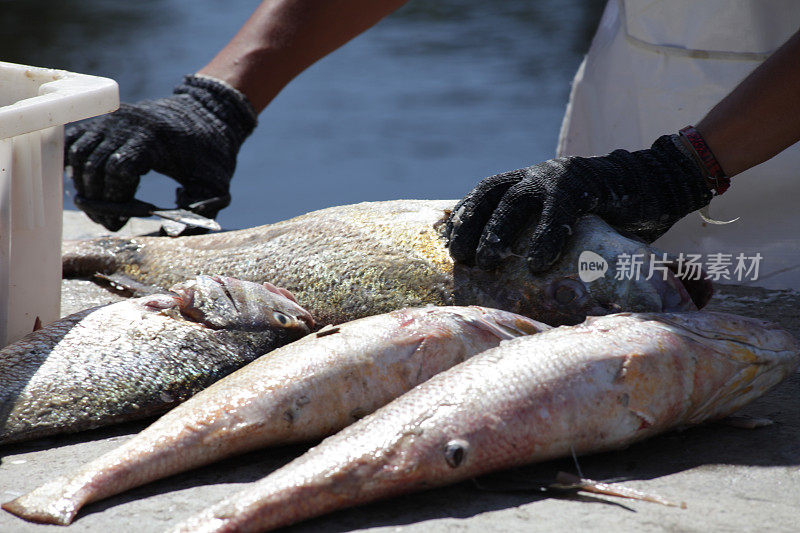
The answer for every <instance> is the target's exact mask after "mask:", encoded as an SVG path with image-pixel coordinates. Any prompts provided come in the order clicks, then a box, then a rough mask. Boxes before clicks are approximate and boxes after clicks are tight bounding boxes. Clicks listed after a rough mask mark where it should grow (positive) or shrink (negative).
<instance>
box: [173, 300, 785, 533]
mask: <svg viewBox="0 0 800 533" xmlns="http://www.w3.org/2000/svg"><path fill="white" fill-rule="evenodd" d="M664 325H668V326H669V327H668V328H665V327H663V326H664ZM731 329H733V330H735V332H734V334H733V335H726V331H730V330H731ZM699 330H700V331H706V332H708V331H710V332H714V333H715V334H716V338H709V337H706V338H703V337H701V336H699V335H697V334H696V333H695V332H696V331H699ZM742 341H744V342H742ZM732 348H735V349H732ZM798 349H799V347H798V343H797V341H796V340H795V339H794V338H793V337H792V336H791V335H790V334H789V333H787V332H785V331H783V330H781V329H779V328H777V327H775V326H773V325H771V324H768V323H765V322H762V321H759V320H754V319H747V318H744V317H737V316H734V315H728V314H724V313H698V312H695V313H681V314H647V313H643V314H618V315H610V316H606V317H599V318H591V319H589V320H587V321H586V322H585V323H584V324H582V325H579V326H574V327H561V328H556V329H552V330H549V331H546V332H544V333H540V334H538V335H533V336H528V337H522V338H518V339H513V340H509V341H504V342H503V343H502V344H501V345H500V346H498V347H497V348H493V349H491V350H488V351H486V352H484V353H482V354H480V355H478V356H476V357H473V358H472V359H469V360H468V361H465V362H464V363H461V364H460V365H457V366H455V367H453V368H451V369H450V370H447V371H445V372H442V373H440V374H438V375H436V376H434V377H433V378H431V379H430V380H428V381H426V382H425V383H423V384H421V385H419V386H417V387H416V388H414V389H413V390H411V391H410V392H408V393H406V394H404V395H403V396H401V397H399V398H398V399H396V400H395V401H393V402H391V403H389V404H387V405H386V406H384V407H382V408H381V409H378V410H377V411H375V412H374V413H373V414H371V415H369V416H367V417H365V418H363V419H362V420H360V421H358V422H356V423H354V424H352V425H350V426H348V427H347V428H345V429H343V430H342V431H340V432H339V433H337V434H336V435H334V436H332V437H329V438H327V439H325V440H324V441H322V443H320V444H319V445H318V446H316V447H314V448H312V449H310V450H309V451H308V452H307V453H305V454H304V455H302V456H300V457H299V458H297V459H295V460H294V461H292V462H290V463H288V464H287V465H286V466H284V467H282V468H280V469H278V470H276V471H275V472H273V473H272V474H270V475H268V476H267V477H265V478H263V479H262V480H260V481H258V482H256V483H253V484H250V485H248V486H247V487H246V488H245V489H244V490H242V491H241V492H239V493H237V494H233V495H231V496H229V497H227V498H225V499H223V500H222V501H221V502H219V503H217V504H215V505H213V506H211V507H210V508H208V509H207V510H206V511H203V512H202V513H200V514H198V515H196V516H194V517H191V518H189V519H188V520H186V521H184V522H182V523H180V524H179V525H178V526H177V527H176V528H175V529H174V530H172V532H173V533H178V532H183V533H187V532H193V533H197V532H207V533H208V532H223V531H224V532H234V531H235V532H258V531H268V530H272V529H275V528H278V527H282V526H285V525H289V524H292V523H295V522H298V521H300V520H305V519H308V518H311V517H314V516H318V515H320V514H324V513H327V512H331V511H333V510H336V509H340V508H343V507H350V506H353V505H359V504H363V503H367V502H370V501H374V500H376V499H379V498H386V497H390V496H394V495H398V494H402V493H407V492H412V491H417V490H423V489H428V488H431V487H436V486H440V485H445V484H449V483H454V482H457V481H460V480H464V479H467V478H470V477H474V476H478V475H481V474H484V473H487V472H490V471H494V470H498V469H503V468H509V467H513V466H517V465H522V464H526V463H530V462H534V461H544V460H548V459H552V458H556V457H560V456H565V455H568V454H570V453H572V452H574V453H577V454H582V453H593V452H597V451H602V450H608V449H614V448H621V447H625V446H627V445H629V444H631V443H633V442H636V441H638V440H641V439H644V438H647V437H649V436H652V435H654V434H656V433H659V432H663V431H666V430H668V429H670V428H675V427H680V426H683V425H688V424H692V423H699V422H701V421H705V420H713V419H715V418H720V417H722V416H725V415H727V414H730V413H731V412H733V411H735V410H736V409H738V408H740V407H741V406H743V405H744V404H746V403H748V402H749V401H751V400H753V399H754V398H756V397H758V396H760V395H761V394H763V393H764V392H766V390H768V389H769V388H770V387H772V386H774V385H776V384H777V383H779V382H780V381H781V380H782V379H784V378H785V377H787V376H788V375H789V374H791V373H792V372H793V371H794V370H795V369H796V367H797V364H798V357H799V355H800V354H798ZM745 369H749V370H751V375H750V376H749V377H747V378H743V377H742V370H745ZM687 374H688V376H687ZM732 383H733V384H735V387H734V388H735V392H736V394H729V395H725V396H722V397H717V398H716V399H714V398H715V396H714V394H715V391H716V390H717V389H718V388H719V387H721V386H723V385H728V386H731V384H732ZM707 402H710V405H706V406H705V407H704V409H703V413H702V417H700V418H697V417H696V414H697V413H696V412H695V408H696V407H697V406H702V405H704V404H707Z"/></svg>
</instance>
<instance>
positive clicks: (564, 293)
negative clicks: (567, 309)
mask: <svg viewBox="0 0 800 533" xmlns="http://www.w3.org/2000/svg"><path fill="white" fill-rule="evenodd" d="M553 297H554V298H555V299H556V301H557V302H558V303H560V304H568V303H570V302H572V301H574V300H575V298H577V297H578V294H577V293H576V292H575V290H574V289H572V288H571V287H567V286H565V285H562V286H561V287H558V288H557V289H556V292H555V295H554V296H553Z"/></svg>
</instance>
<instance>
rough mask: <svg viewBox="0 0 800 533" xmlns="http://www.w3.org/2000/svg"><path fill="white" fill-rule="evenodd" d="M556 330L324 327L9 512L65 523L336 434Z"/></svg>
mask: <svg viewBox="0 0 800 533" xmlns="http://www.w3.org/2000/svg"><path fill="white" fill-rule="evenodd" d="M547 329H550V327H549V326H546V325H545V324H541V323H539V322H535V321H533V320H530V319H528V318H524V317H522V316H519V315H515V314H512V313H507V312H504V311H498V310H494V309H483V308H479V307H428V308H421V309H407V310H400V311H395V312H392V313H388V314H385V315H377V316H373V317H367V318H362V319H360V320H356V321H354V322H349V323H346V324H342V325H340V326H337V327H334V328H327V329H323V330H320V331H319V332H318V334H317V335H309V336H307V337H305V338H303V339H300V340H299V341H297V342H294V343H292V344H290V345H288V346H284V347H283V348H279V349H277V350H275V351H273V352H272V353H271V354H270V355H269V357H262V358H260V359H258V360H256V361H254V362H252V363H250V364H249V365H247V366H246V367H244V368H242V369H240V370H238V371H236V372H234V373H233V374H231V375H230V376H228V377H226V378H223V379H222V380H220V381H218V382H217V383H215V384H214V385H212V386H211V387H209V388H208V389H206V390H204V391H202V392H200V393H198V394H197V395H196V396H194V397H193V398H191V399H190V400H188V401H186V402H185V403H183V404H181V405H179V406H178V407H176V408H175V409H173V410H172V411H170V412H169V413H167V414H166V415H164V416H163V417H161V418H160V419H159V420H158V421H156V422H155V423H154V424H152V425H151V426H150V427H148V428H147V429H145V430H144V431H142V432H141V433H140V434H139V435H137V436H136V437H134V438H132V439H131V440H129V441H128V442H126V443H125V444H124V445H122V446H121V447H119V448H117V449H116V450H113V451H111V452H109V453H107V454H105V455H103V456H101V457H100V458H98V459H96V460H94V461H92V462H90V463H89V464H87V465H86V466H84V467H83V468H81V469H80V470H79V471H78V472H77V473H75V474H73V475H71V476H63V477H60V478H57V479H55V480H54V481H52V482H50V483H47V484H46V485H43V486H42V487H40V488H38V489H36V490H34V491H33V492H31V493H30V494H28V495H25V496H22V497H20V498H18V499H16V500H14V501H12V502H9V503H6V504H4V505H3V508H4V509H6V510H7V511H10V512H12V513H14V514H16V515H18V516H21V517H22V518H25V519H27V520H32V521H36V522H47V523H53V524H62V525H66V524H69V523H70V522H71V521H72V519H73V518H74V516H75V514H76V513H77V512H78V510H79V509H80V508H81V507H82V506H83V505H85V504H86V503H88V502H92V501H96V500H99V499H102V498H106V497H108V496H111V495H112V494H117V493H119V492H123V491H125V490H128V489H130V488H132V487H135V486H138V485H142V484H144V483H148V482H150V481H153V480H155V479H158V478H161V477H166V476H169V475H171V474H174V473H177V472H181V471H184V470H188V469H190V468H195V467H198V466H200V465H203V464H207V463H210V462H213V461H217V460H220V459H222V458H224V457H228V456H230V455H233V454H237V453H243V452H245V451H248V450H252V449H256V448H261V447H265V446H273V445H278V444H286V443H289V442H295V441H302V440H309V439H318V438H322V437H325V436H327V435H330V434H332V433H334V432H336V431H338V430H339V429H341V428H343V427H345V426H347V425H348V424H351V423H352V422H354V421H355V420H357V419H358V418H360V417H363V416H365V415H367V414H369V413H371V412H372V411H374V410H375V409H377V408H378V407H380V406H382V405H384V404H386V403H387V402H389V401H391V400H392V399H394V398H396V397H397V396H400V395H401V394H403V393H404V392H406V391H408V390H410V389H411V388H413V387H414V386H416V385H418V384H419V383H422V382H423V381H425V380H427V379H429V378H430V377H431V376H433V375H434V374H437V373H438V372H441V371H443V370H446V369H447V368H450V367H452V366H453V365H455V364H458V363H460V362H462V361H464V360H465V359H468V358H470V357H472V356H474V355H475V354H477V353H480V352H482V351H484V350H487V349H489V348H493V347H495V346H498V345H499V344H500V342H501V341H503V340H505V339H511V338H514V337H518V336H520V335H528V334H532V333H537V332H539V331H544V330H547Z"/></svg>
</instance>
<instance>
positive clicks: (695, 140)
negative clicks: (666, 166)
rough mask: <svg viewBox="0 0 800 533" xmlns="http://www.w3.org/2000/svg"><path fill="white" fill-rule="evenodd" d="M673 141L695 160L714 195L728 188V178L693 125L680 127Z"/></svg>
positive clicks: (729, 182)
mask: <svg viewBox="0 0 800 533" xmlns="http://www.w3.org/2000/svg"><path fill="white" fill-rule="evenodd" d="M673 141H674V142H675V145H676V146H677V147H678V149H679V150H681V152H683V153H684V154H685V155H688V156H689V157H690V158H691V159H692V160H693V161H694V162H695V164H696V165H697V167H698V169H699V170H700V172H701V174H702V176H703V179H704V180H705V183H706V186H707V187H708V189H709V190H711V191H714V193H715V194H716V196H719V195H720V194H722V193H724V192H725V191H727V190H728V188H729V187H730V184H731V181H730V178H729V177H728V176H727V174H725V171H724V170H723V169H722V165H720V164H719V161H717V158H716V157H715V156H714V153H713V152H712V151H711V148H709V146H708V144H706V142H705V139H703V137H702V135H700V132H699V131H697V130H696V129H695V127H694V126H686V127H685V128H682V129H681V130H680V132H679V133H678V134H677V135H674V136H673Z"/></svg>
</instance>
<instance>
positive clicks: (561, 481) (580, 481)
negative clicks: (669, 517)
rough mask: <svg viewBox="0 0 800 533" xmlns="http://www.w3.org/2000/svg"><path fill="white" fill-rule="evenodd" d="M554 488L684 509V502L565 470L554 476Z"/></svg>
mask: <svg viewBox="0 0 800 533" xmlns="http://www.w3.org/2000/svg"><path fill="white" fill-rule="evenodd" d="M551 486H552V487H553V488H556V489H561V490H564V489H573V490H579V491H584V492H591V493H594V494H604V495H606V496H616V497H618V498H628V499H630V500H639V501H644V502H650V503H658V504H661V505H666V506H668V507H680V508H681V509H686V502H680V503H676V502H672V501H669V500H667V499H664V498H662V497H661V496H657V495H654V494H647V493H645V492H641V491H638V490H635V489H631V488H628V487H624V486H620V485H615V486H612V485H609V484H608V483H602V482H600V481H595V480H593V479H586V478H584V477H581V476H576V475H574V474H568V473H567V472H559V473H558V475H557V476H556V483H554V484H552V485H551Z"/></svg>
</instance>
